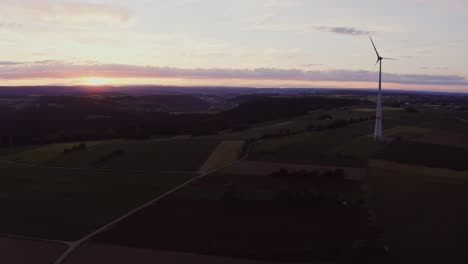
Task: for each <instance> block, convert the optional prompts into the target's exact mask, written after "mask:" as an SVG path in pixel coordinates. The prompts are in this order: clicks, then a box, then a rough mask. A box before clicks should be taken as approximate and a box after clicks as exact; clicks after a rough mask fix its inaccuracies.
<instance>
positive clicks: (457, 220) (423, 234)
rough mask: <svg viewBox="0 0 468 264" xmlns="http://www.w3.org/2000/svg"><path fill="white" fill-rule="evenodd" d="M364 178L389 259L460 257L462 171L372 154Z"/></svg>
mask: <svg viewBox="0 0 468 264" xmlns="http://www.w3.org/2000/svg"><path fill="white" fill-rule="evenodd" d="M367 179H368V181H367V186H368V192H369V204H370V206H371V208H372V211H373V212H374V214H375V217H376V219H377V222H378V223H379V224H380V225H381V226H382V227H383V229H384V237H385V239H386V241H387V242H388V243H389V246H390V254H391V259H393V260H394V263H428V264H432V263H434V264H436V263H463V262H460V260H461V259H465V260H466V258H467V257H468V252H467V251H466V245H467V244H468V225H466V223H467V222H468V210H467V204H468V194H467V192H466V190H467V188H468V172H467V171H464V172H459V171H451V170H446V169H434V168H428V167H422V166H411V165H403V164H399V163H395V162H386V161H377V160H373V161H371V162H370V165H369V177H368V178H367ZM428 252H432V253H434V254H428Z"/></svg>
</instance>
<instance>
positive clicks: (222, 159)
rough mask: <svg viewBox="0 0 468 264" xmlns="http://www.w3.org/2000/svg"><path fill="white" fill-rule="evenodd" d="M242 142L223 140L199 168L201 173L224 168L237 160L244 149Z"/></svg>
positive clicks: (243, 142)
mask: <svg viewBox="0 0 468 264" xmlns="http://www.w3.org/2000/svg"><path fill="white" fill-rule="evenodd" d="M244 145H245V141H244V140H224V141H222V142H221V143H220V144H219V145H218V147H216V149H215V150H214V151H213V153H211V155H210V157H209V158H208V159H207V160H206V162H205V163H204V164H203V166H202V167H201V169H200V171H201V172H209V171H212V170H216V169H220V168H222V167H225V166H227V165H229V164H231V163H233V162H234V161H236V160H238V159H239V158H240V156H241V155H242V150H243V149H244Z"/></svg>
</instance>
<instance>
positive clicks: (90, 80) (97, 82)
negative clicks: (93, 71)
mask: <svg viewBox="0 0 468 264" xmlns="http://www.w3.org/2000/svg"><path fill="white" fill-rule="evenodd" d="M84 84H85V85H89V86H99V85H105V84H107V81H106V80H105V79H102V78H86V79H85V80H84Z"/></svg>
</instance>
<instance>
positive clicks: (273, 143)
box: [0, 95, 468, 263]
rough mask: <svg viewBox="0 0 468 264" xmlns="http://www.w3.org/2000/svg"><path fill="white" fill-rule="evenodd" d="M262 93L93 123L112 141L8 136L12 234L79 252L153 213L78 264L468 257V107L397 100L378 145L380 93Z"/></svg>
mask: <svg viewBox="0 0 468 264" xmlns="http://www.w3.org/2000/svg"><path fill="white" fill-rule="evenodd" d="M252 96H253V97H254V98H255V97H260V101H254V99H251V98H250V97H249V96H247V98H244V97H242V96H237V97H236V96H234V95H229V96H226V97H222V96H219V97H215V96H213V97H209V100H210V102H216V107H219V108H208V105H205V104H203V105H201V104H200V106H203V107H204V108H206V109H205V110H207V111H209V112H210V114H207V113H206V112H205V111H195V110H194V111H193V112H191V111H192V110H190V109H192V108H190V107H185V108H187V109H185V110H187V111H182V112H179V111H176V112H174V113H167V112H164V111H166V110H164V109H163V108H161V109H160V108H158V110H157V111H163V112H157V114H156V113H155V112H151V111H155V109H153V110H151V109H152V108H150V109H149V110H148V111H150V113H151V114H148V113H147V112H146V111H147V110H145V108H144V107H143V106H142V107H143V109H140V110H141V112H139V113H138V114H136V115H135V116H134V119H132V118H133V117H132V116H131V115H128V116H126V117H125V118H127V119H125V120H131V122H135V124H134V123H131V122H130V121H129V124H130V123H131V124H133V125H127V126H125V127H123V126H121V125H122V124H120V123H117V125H116V127H114V123H112V122H111V123H109V124H107V125H109V126H110V127H105V128H106V129H105V130H100V129H101V127H99V126H97V125H96V124H94V123H92V124H91V123H87V124H88V125H90V126H91V127H92V126H94V125H96V126H97V127H98V128H99V130H92V131H94V132H95V133H97V134H92V133H91V132H89V131H87V130H86V131H85V130H79V129H77V130H76V131H80V133H82V134H80V133H78V132H77V134H75V132H76V131H73V129H72V130H71V131H59V132H57V131H55V132H56V133H55V132H54V131H53V129H54V128H53V127H48V128H47V130H45V131H44V133H46V134H45V135H43V137H42V138H40V139H37V138H35V137H32V138H30V137H28V136H27V135H23V136H24V137H23V138H21V141H19V142H20V143H17V142H18V141H15V138H11V137H9V135H6V136H4V137H3V138H0V139H1V140H3V141H2V142H0V143H2V144H4V145H5V146H8V147H5V148H3V149H0V175H1V177H0V197H1V198H2V199H0V210H2V218H1V219H0V234H4V235H10V236H24V237H28V238H35V239H37V238H39V239H52V240H60V241H77V240H79V239H80V238H83V237H84V236H85V235H86V234H88V233H90V232H93V231H96V230H98V229H99V228H100V227H103V226H104V225H106V224H108V223H110V222H112V221H114V220H116V219H119V217H121V216H123V215H126V213H128V212H130V211H131V210H133V209H136V208H139V210H137V211H136V212H135V214H131V215H128V216H125V218H123V219H121V220H119V222H118V223H117V224H116V225H111V226H108V227H106V228H105V229H103V230H101V231H103V232H98V233H97V234H95V236H92V237H90V239H89V240H85V241H84V243H83V245H82V246H80V247H78V248H77V249H76V252H74V254H72V256H71V258H70V259H69V260H70V263H80V262H83V263H87V262H88V263H93V261H91V260H90V259H89V258H93V257H96V256H97V255H96V254H98V253H97V252H107V253H105V254H107V255H106V257H105V258H102V259H101V261H100V262H102V263H104V262H109V259H112V258H114V259H116V258H119V259H120V257H117V255H113V254H110V253H109V252H111V251H112V250H118V251H119V254H121V255H118V256H122V257H121V259H122V261H123V260H124V259H125V254H128V256H135V258H137V257H136V256H148V257H149V256H151V258H155V262H157V261H158V258H163V259H164V258H166V257H167V258H168V259H170V260H171V261H173V262H174V261H175V262H176V263H177V261H176V260H177V259H179V258H182V259H184V260H186V259H193V258H197V259H198V258H199V259H200V260H201V259H203V258H207V260H209V261H213V262H215V261H218V260H222V261H226V263H228V262H229V261H232V263H237V262H238V261H239V262H241V261H244V260H245V261H252V263H261V262H262V261H266V262H269V261H275V262H278V261H279V262H285V263H291V262H293V263H387V262H391V263H405V261H406V262H407V263H431V262H430V261H432V262H433V263H441V262H443V261H442V260H443V258H445V259H450V260H451V257H453V256H458V257H461V258H468V256H465V255H464V253H463V245H466V243H467V242H466V238H465V237H468V233H467V230H465V229H466V228H464V226H463V227H462V225H463V224H464V223H466V222H467V221H468V216H467V215H466V213H465V211H468V210H467V208H466V206H465V204H467V202H468V200H467V197H468V196H467V195H466V194H465V193H466V192H465V191H464V190H465V189H466V187H467V186H466V185H467V182H468V181H467V179H468V175H467V171H468V167H467V165H466V158H465V157H467V154H468V149H467V147H466V139H467V137H466V133H467V132H468V123H466V122H463V120H468V115H467V113H466V111H462V110H460V109H461V108H460V107H458V106H457V105H455V103H453V104H454V105H450V104H447V106H444V107H442V106H437V105H436V104H433V103H432V101H433V100H431V104H420V105H418V104H412V103H411V102H409V103H408V104H403V102H404V101H405V100H402V97H396V98H393V99H395V100H394V101H392V102H389V103H388V106H386V107H385V108H384V120H383V126H384V131H383V134H384V136H385V137H386V139H385V141H384V142H375V141H374V138H373V130H374V122H375V117H374V115H375V111H374V109H373V108H372V105H371V104H370V103H371V101H372V100H373V99H374V97H372V96H361V95H355V96H349V97H350V98H352V99H351V100H349V101H348V99H346V98H348V96H347V95H346V96H345V95H342V96H341V95H336V96H321V95H319V96H304V98H302V96H303V95H300V96H279V95H269V96H262V95H255V96H254V95H252ZM203 98H205V97H203ZM207 98H208V97H207ZM222 98H224V99H222ZM249 98H250V99H249ZM324 98H327V99H326V100H325V99H324ZM403 98H406V97H403ZM408 98H411V97H408ZM53 99H54V100H55V98H53ZM124 99H125V98H119V99H118V100H117V101H118V102H122V100H123V101H125V100H126V99H125V100H124ZM329 99H332V100H329ZM387 99H392V98H387ZM48 100H51V99H48ZM74 100H75V99H74ZM76 100H77V101H80V100H83V99H82V98H79V99H76ZM92 100H94V99H92ZM92 100H91V101H92ZM109 100H111V99H109ZM132 100H136V101H139V100H142V98H135V99H132ZM148 100H149V99H148ZM223 100H224V101H223ZM242 100H246V101H245V102H243V101H242ZM322 100H323V101H322ZM411 100H412V99H411ZM418 100H419V99H418ZM111 101H112V100H111ZM143 101H144V100H143ZM196 101H198V102H200V101H199V100H196ZM144 102H145V104H146V103H147V102H146V101H144ZM395 102H398V103H399V104H400V105H396V103H395ZM416 102H417V100H416ZM88 103H89V102H88ZM88 103H87V104H86V105H88ZM98 103H99V102H98ZM101 103H102V102H101ZM293 103H297V104H298V105H294V107H291V105H292V104H293ZM309 103H311V104H312V103H313V104H312V105H309ZM413 103H414V101H413ZM314 104H315V105H314ZM329 104H330V105H329ZM86 105H85V106H86ZM93 105H94V103H93ZM132 105H133V104H132ZM137 105H138V104H137ZM236 106H237V107H236ZM257 106H258V108H259V110H258V111H256V110H257ZM180 107H183V103H182V104H181V106H180ZM223 107H224V108H223ZM46 108H47V107H46ZM84 108H85V109H86V111H88V109H87V108H86V107H84ZM171 109H176V108H173V107H171ZM194 109H195V108H194ZM198 110H200V109H198ZM249 113H253V114H252V115H249ZM110 115H111V114H110ZM118 115H123V113H121V112H119V113H118ZM79 120H81V119H79ZM79 120H78V119H77V120H75V122H78V123H79V122H82V120H81V121H79ZM162 121H164V122H165V123H164V122H162ZM139 122H140V123H139ZM85 123H86V122H85ZM107 125H106V126H107ZM88 128H89V127H88ZM49 129H50V131H49ZM93 129H94V128H93ZM103 131H104V132H103ZM49 132H50V133H52V132H54V134H47V133H49ZM88 133H91V134H92V136H89V137H88V135H89V134H88ZM100 133H104V134H100ZM101 136H102V137H101ZM63 138H65V139H67V140H63V141H61V139H63ZM89 138H91V139H89ZM86 139H87V140H86ZM30 142H32V143H34V144H29V143H30ZM41 142H45V143H41ZM192 180H195V181H192ZM176 187H180V188H176ZM174 188H176V189H174ZM168 191H169V192H168ZM163 194H164V197H163V199H157V202H156V203H151V204H148V206H146V207H144V208H141V207H140V206H141V205H143V204H147V202H148V201H153V200H154V199H155V198H158V197H160V196H161V195H163ZM166 194H167V195H166ZM140 209H141V210H140ZM1 241H2V240H0V242H1ZM8 241H10V240H8ZM16 242H18V243H20V242H21V241H16ZM11 243H12V242H11ZM30 246H31V247H32V249H31V250H33V251H34V250H35V247H36V246H37V245H36V244H34V243H32V244H28V243H25V244H24V247H25V248H27V247H30ZM58 251H60V250H57V249H56V248H55V247H51V251H50V252H49V251H47V252H46V251H44V252H45V253H44V254H46V253H47V254H49V255H50V256H52V257H54V256H56V255H57V254H58ZM426 252H439V253H440V258H429V257H427V256H425V253H426ZM50 256H48V257H47V259H48V258H50ZM99 257H100V256H97V258H96V259H100V258H99ZM432 257H433V256H432ZM137 259H138V258H137ZM436 260H437V261H438V262H436ZM159 261H160V259H159ZM49 262H50V261H49ZM98 262H99V261H98ZM189 262H190V261H189ZM67 263H68V262H67ZM168 263H170V261H168Z"/></svg>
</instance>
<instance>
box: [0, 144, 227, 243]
mask: <svg viewBox="0 0 468 264" xmlns="http://www.w3.org/2000/svg"><path fill="white" fill-rule="evenodd" d="M219 143H220V141H219V140H210V139H203V140H197V139H193V140H192V139H177V140H176V139H174V140H152V141H150V140H147V141H124V140H115V141H107V142H94V143H87V148H86V149H85V150H77V151H73V152H71V153H64V149H65V148H70V147H72V146H74V145H76V144H77V143H65V144H53V145H46V146H40V147H31V148H27V149H18V150H16V151H14V152H13V153H11V151H10V152H8V153H5V155H3V156H2V158H1V159H0V175H1V177H0V197H1V199H0V210H1V211H2V217H1V218H0V234H8V235H20V236H30V237H38V238H46V239H57V240H75V239H79V238H80V237H82V236H83V235H85V234H86V233H87V232H91V231H93V230H95V229H97V228H99V227H100V226H102V225H104V224H106V223H108V222H110V221H112V220H113V219H115V218H117V217H119V216H121V215H122V214H124V213H126V212H128V211H129V210H131V209H133V208H135V207H137V206H139V205H141V204H143V203H145V202H147V201H149V200H152V199H154V198H155V197H157V196H159V195H161V194H163V193H164V192H166V191H168V190H170V189H172V188H174V187H176V186H178V185H180V184H182V183H184V182H186V181H187V180H189V179H191V178H192V177H195V176H196V175H198V174H197V171H198V169H199V168H200V167H201V166H202V165H203V163H204V162H205V161H206V160H207V159H208V157H209V156H210V155H211V153H212V151H213V150H214V149H215V148H216V147H217V146H218V145H219ZM115 151H119V155H114V156H112V155H111V154H112V153H113V152H115ZM109 155H110V158H109ZM102 157H108V158H106V159H104V160H103V159H102ZM1 160H3V161H1ZM97 161H99V162H97ZM169 171H170V172H171V173H170V172H169Z"/></svg>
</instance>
